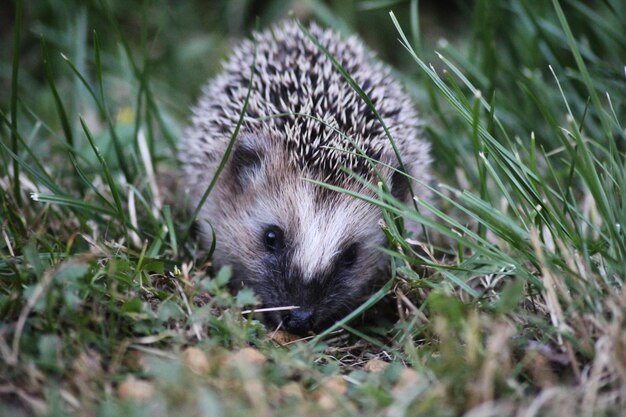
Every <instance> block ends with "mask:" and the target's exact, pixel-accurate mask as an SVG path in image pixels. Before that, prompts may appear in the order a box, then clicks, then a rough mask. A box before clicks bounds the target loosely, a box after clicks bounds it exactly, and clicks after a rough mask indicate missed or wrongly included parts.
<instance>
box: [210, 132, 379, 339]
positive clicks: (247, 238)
mask: <svg viewBox="0 0 626 417" xmlns="http://www.w3.org/2000/svg"><path fill="white" fill-rule="evenodd" d="M267 142H268V141H258V140H253V139H250V138H249V137H245V136H244V137H243V138H241V139H240V142H239V144H238V145H237V147H236V148H235V151H234V153H233V155H232V158H231V160H230V161H229V166H228V167H227V170H226V171H224V173H223V177H222V178H221V179H220V181H219V182H218V185H217V189H216V193H215V194H214V195H213V196H212V200H211V201H210V205H211V206H212V209H211V212H212V213H210V215H211V216H212V217H213V224H214V225H215V226H216V232H217V236H218V239H217V247H216V252H215V256H214V260H215V263H216V265H217V266H220V265H224V264H230V265H232V266H233V270H234V274H235V279H236V282H238V283H240V284H243V285H246V286H249V287H251V288H253V289H254V290H255V292H256V294H257V295H258V296H259V297H260V299H261V301H262V303H263V307H266V308H271V307H289V306H297V307H298V309H295V310H284V311H274V312H271V313H269V314H266V315H265V317H266V318H267V320H268V321H269V322H270V324H273V325H278V324H279V323H281V322H282V326H283V328H286V329H287V330H288V331H290V332H292V333H297V334H306V333H308V332H309V331H310V330H313V331H319V330H320V329H323V328H324V327H327V326H328V325H330V324H332V322H333V321H335V320H337V319H339V318H341V317H343V316H344V315H345V314H347V313H348V312H349V311H350V310H351V309H353V308H354V307H355V306H356V305H358V303H359V302H361V301H363V300H362V297H363V296H364V295H367V294H366V289H367V288H368V287H369V286H370V284H371V283H372V282H373V281H374V280H375V279H376V278H377V277H378V276H379V274H380V272H381V267H383V266H384V264H385V262H386V260H385V258H384V256H383V255H382V253H381V251H380V250H379V248H380V247H381V246H382V245H384V236H383V233H382V231H381V229H380V220H381V218H382V216H381V213H380V210H379V209H378V208H376V207H375V206H373V205H371V204H368V203H365V202H363V201H362V200H359V199H356V198H353V197H350V196H348V195H346V194H343V193H339V192H334V191H330V190H328V189H325V188H323V187H320V186H318V185H315V184H312V183H310V182H307V181H305V180H304V179H303V177H306V176H307V173H303V171H302V170H301V169H298V168H296V167H294V166H291V165H290V164H289V163H287V162H286V161H288V160H289V159H288V157H287V155H286V154H284V150H282V149H281V148H279V147H277V146H272V145H269V144H268V143H267ZM349 187H350V188H351V189H352V190H354V191H356V192H360V193H365V194H369V193H370V192H369V191H367V190H366V189H364V188H362V187H361V186H359V185H357V183H356V182H352V185H351V186H349Z"/></svg>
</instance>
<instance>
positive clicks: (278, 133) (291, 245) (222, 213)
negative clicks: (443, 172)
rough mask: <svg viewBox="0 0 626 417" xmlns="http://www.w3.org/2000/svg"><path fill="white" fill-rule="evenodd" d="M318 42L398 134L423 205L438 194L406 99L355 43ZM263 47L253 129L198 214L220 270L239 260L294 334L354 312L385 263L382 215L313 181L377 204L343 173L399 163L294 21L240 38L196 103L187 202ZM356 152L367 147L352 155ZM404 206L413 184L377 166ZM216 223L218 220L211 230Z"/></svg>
mask: <svg viewBox="0 0 626 417" xmlns="http://www.w3.org/2000/svg"><path fill="white" fill-rule="evenodd" d="M310 31H311V33H312V35H313V36H314V37H315V38H317V39H318V40H319V42H320V44H321V45H323V46H324V47H325V48H327V49H328V51H329V52H330V54H331V55H333V56H334V57H336V59H337V61H338V62H339V63H340V64H341V65H342V66H343V67H344V68H345V69H346V70H347V72H348V73H349V74H350V75H351V76H352V78H353V79H354V80H355V81H356V83H358V84H359V86H361V88H362V89H363V90H364V91H365V93H366V94H367V95H368V96H369V97H370V99H371V100H372V102H373V103H374V106H375V108H376V109H377V111H378V112H379V114H380V116H381V117H382V119H383V120H384V122H385V124H386V125H387V126H388V128H389V132H390V133H391V135H392V137H393V138H394V139H395V142H396V145H397V147H398V151H399V153H400V155H401V158H402V162H403V164H404V166H405V168H406V170H407V171H408V173H409V175H411V176H412V177H414V178H416V179H417V180H418V181H412V182H411V186H412V190H413V192H414V193H415V194H416V195H419V196H420V197H421V198H428V197H429V192H428V191H427V189H426V188H425V187H424V186H423V183H424V182H427V181H428V180H429V175H428V169H429V162H430V161H429V155H428V146H427V145H426V144H425V143H424V142H422V141H421V140H420V139H419V137H418V133H419V132H418V126H417V125H418V118H417V114H416V112H415V110H414V108H413V105H412V103H411V101H410V99H409V97H408V96H407V95H406V94H405V93H404V92H403V91H402V90H401V89H400V87H399V85H398V84H397V83H396V82H395V81H394V80H393V79H392V78H391V77H390V75H389V73H388V71H387V70H386V69H385V68H384V67H383V66H382V65H381V64H380V63H378V62H376V61H373V58H372V56H371V54H370V53H369V52H367V51H366V50H365V49H364V48H363V46H362V44H361V43H360V42H359V41H358V40H357V39H356V38H354V37H352V38H349V39H348V40H345V41H344V40H342V39H341V38H340V37H339V35H337V34H336V33H335V32H332V31H329V30H322V29H320V28H319V27H317V26H312V27H311V29H310ZM255 47H256V62H255V72H254V76H253V79H252V88H251V91H250V98H249V103H248V107H247V111H246V114H245V117H244V122H243V124H242V127H241V131H240V133H239V137H238V138H237V141H236V143H235V146H234V148H233V152H232V155H231V158H230V160H229V161H228V164H227V165H226V167H225V170H224V171H223V172H222V174H221V176H220V178H219V180H218V182H217V184H216V187H215V189H214V190H213V192H212V193H211V194H210V196H209V198H208V199H207V201H206V203H205V204H204V206H203V207H202V210H201V211H200V215H199V219H198V220H199V229H200V233H201V235H202V237H203V240H204V241H205V244H207V245H208V244H210V243H211V236H212V230H211V226H210V225H212V226H213V228H214V230H215V233H216V236H217V241H216V248H215V254H214V264H215V265H216V266H217V267H219V266H221V265H225V264H229V265H232V266H233V272H234V278H235V279H236V280H237V281H238V282H242V283H243V284H245V285H248V286H250V287H252V288H253V289H254V290H255V292H256V293H257V295H258V296H259V297H260V298H261V300H262V302H263V304H264V307H282V306H298V307H300V308H299V309H297V310H292V311H291V312H289V311H287V312H275V313H271V314H269V315H266V317H267V318H268V319H269V320H270V321H271V322H274V324H278V323H279V322H281V321H282V322H283V325H284V326H285V327H286V328H287V329H288V330H290V331H292V332H296V333H306V332H307V331H308V330H311V329H313V330H318V329H320V328H322V327H323V326H325V325H328V324H329V323H330V322H331V321H332V320H334V319H337V318H338V317H340V316H341V315H342V314H345V313H346V312H348V311H349V310H350V308H352V307H354V306H355V303H357V302H358V301H359V297H361V296H362V295H364V291H365V289H366V288H367V287H368V284H370V283H371V282H372V281H373V280H374V279H375V278H376V277H377V276H379V274H380V272H381V270H382V269H383V268H384V261H385V258H384V256H383V255H382V254H381V252H380V251H379V250H378V247H380V246H383V245H384V236H383V233H382V231H381V229H380V224H379V222H380V219H381V218H382V216H381V212H380V210H379V209H378V208H376V207H375V206H373V205H371V204H368V203H366V202H364V201H362V200H360V199H356V198H354V197H351V196H349V195H347V194H343V193H339V192H335V191H330V190H328V189H326V188H323V187H321V186H318V185H315V184H313V183H311V182H308V181H306V180H304V178H308V179H313V180H318V181H324V182H328V183H331V184H334V185H338V186H341V187H343V188H347V189H349V190H351V191H354V192H357V193H361V194H364V195H368V196H372V197H373V196H375V193H374V192H373V191H371V190H370V189H368V188H367V187H366V186H364V185H363V184H361V183H359V181H357V180H355V179H354V178H351V177H350V175H348V174H346V173H345V172H344V171H342V167H344V166H345V167H347V168H349V169H350V170H352V171H354V172H356V173H358V174H361V175H363V177H365V178H367V179H368V180H370V181H374V184H375V181H378V180H376V179H375V176H374V175H373V170H372V168H371V163H370V162H368V161H367V158H363V157H362V156H359V153H360V152H361V151H363V152H365V153H366V154H367V156H368V157H369V158H372V159H374V160H377V161H381V162H383V163H384V164H389V165H391V166H393V167H398V166H399V163H398V160H397V157H396V154H395V152H394V150H393V148H392V146H391V143H390V142H389V139H388V138H387V135H386V134H385V131H384V129H383V127H382V125H381V123H380V121H379V120H378V119H377V117H376V115H375V114H374V113H373V112H372V111H370V109H369V108H368V106H367V104H365V102H364V101H363V100H362V99H361V97H359V95H358V94H357V93H356V92H355V91H354V90H353V88H352V87H351V86H350V85H349V83H348V81H347V80H346V79H345V78H344V77H343V76H342V74H341V73H340V71H339V70H338V69H336V68H335V67H334V65H333V63H332V62H331V60H330V59H329V58H328V57H327V56H326V55H325V54H324V53H323V52H322V51H321V50H320V49H319V48H318V47H317V46H316V45H315V44H314V43H313V42H312V41H311V40H310V39H309V38H308V37H307V36H306V35H305V34H304V33H303V32H302V31H301V30H300V28H299V27H298V26H297V25H296V24H295V23H293V22H287V23H284V24H282V25H280V26H277V27H275V28H274V29H272V30H269V31H266V32H262V33H260V34H256V35H255V42H254V43H253V42H252V41H244V42H243V43H242V44H241V45H240V46H239V47H238V48H237V49H236V50H235V51H234V54H233V56H232V57H231V58H230V60H229V61H228V62H227V63H226V65H225V70H224V72H222V73H221V74H220V75H218V76H217V77H216V78H215V79H214V80H212V81H211V82H210V83H209V84H208V86H207V88H206V89H205V91H204V94H203V97H202V98H201V100H200V102H199V104H198V105H197V106H196V107H195V109H194V116H193V119H192V126H191V127H190V128H189V129H188V130H187V132H186V138H185V141H184V143H183V146H182V149H181V161H182V162H183V165H184V170H185V184H186V186H187V187H188V191H189V195H190V196H191V204H192V205H193V206H194V207H195V205H196V204H197V203H198V202H199V199H200V197H201V196H202V194H203V193H204V191H205V190H206V188H207V186H208V185H209V183H210V181H211V179H212V178H213V176H214V174H215V172H216V170H217V167H218V165H219V164H220V161H221V159H222V157H223V155H224V153H225V151H226V148H227V145H228V142H229V140H230V137H231V135H232V133H233V131H234V129H235V127H236V125H237V123H238V120H239V117H240V114H241V111H242V109H243V107H244V102H245V98H246V95H247V94H248V86H249V81H250V73H251V68H252V66H253V60H254V54H255ZM354 145H356V146H358V148H360V151H359V150H356V149H355V147H354ZM377 170H378V171H379V172H380V174H381V175H382V176H383V178H384V179H385V181H387V183H388V184H390V187H392V192H393V194H394V195H395V196H397V197H398V198H400V199H402V200H404V201H406V202H409V201H410V199H411V197H412V196H410V195H409V193H408V189H409V187H407V185H408V182H407V181H405V180H404V178H405V177H403V176H402V175H397V174H396V175H394V174H393V172H394V171H393V170H391V169H389V168H387V167H386V166H385V165H383V164H377ZM209 223H210V225H209Z"/></svg>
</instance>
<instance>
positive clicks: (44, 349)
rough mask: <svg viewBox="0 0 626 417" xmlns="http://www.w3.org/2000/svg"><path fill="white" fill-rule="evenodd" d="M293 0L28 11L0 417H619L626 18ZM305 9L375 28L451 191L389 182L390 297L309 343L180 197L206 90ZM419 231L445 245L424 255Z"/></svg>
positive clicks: (10, 180)
mask: <svg viewBox="0 0 626 417" xmlns="http://www.w3.org/2000/svg"><path fill="white" fill-rule="evenodd" d="M70 3H71V4H70ZM181 3H182V2H181ZM285 3H286V2H279V1H274V2H266V3H262V4H254V5H253V4H252V3H244V6H243V7H235V6H233V2H226V1H224V2H217V3H216V4H217V5H218V7H209V6H200V5H194V6H191V5H188V4H177V5H171V4H168V5H165V4H162V3H161V2H157V1H154V2H150V1H145V2H143V3H140V4H138V5H137V9H136V10H132V11H128V10H126V7H125V6H124V4H123V3H122V2H117V1H110V2H107V1H94V2H86V3H82V2H77V3H76V4H74V3H72V2H57V1H54V0H49V1H45V2H37V3H36V4H35V3H33V4H30V3H27V4H26V5H25V6H24V9H23V10H22V7H23V6H22V1H19V0H18V1H16V2H15V3H14V5H13V7H12V10H13V12H14V13H15V15H14V20H13V24H12V25H11V26H12V32H7V31H6V29H4V32H3V35H2V36H3V37H2V39H1V41H0V48H1V49H0V52H1V53H2V54H3V57H10V58H9V59H4V58H3V60H2V63H0V85H1V86H2V87H3V91H7V92H9V91H10V95H9V94H6V95H2V96H0V109H1V110H2V114H1V117H0V120H1V123H0V124H1V126H2V127H0V135H1V138H2V141H1V142H0V225H1V231H0V233H1V236H0V317H1V318H2V320H1V322H0V415H11V416H12V415H16V416H21V415H45V416H57V415H58V416H65V415H100V416H122V415H123V416H143V415H150V416H155V415H180V416H201V415H207V416H208V415H210V416H217V415H228V416H238V415H251V414H252V415H259V416H264V415H277V416H292V415H310V416H316V415H320V416H322V415H328V414H329V413H330V414H332V415H345V416H353V415H376V416H408V415H411V416H413V415H424V416H451V415H467V416H490V415H498V416H501V415H511V416H513V415H529V416H530V415H548V416H560V415H585V416H613V415H621V414H622V413H623V410H624V409H626V389H625V387H626V362H625V359H624V352H625V351H626V339H625V337H624V334H626V315H625V311H626V292H625V291H626V290H624V280H625V279H626V262H625V261H624V259H625V258H626V236H625V232H624V225H625V224H626V196H625V194H624V190H625V189H626V169H625V168H626V167H625V164H626V160H625V153H626V152H625V149H626V131H625V130H624V125H623V123H624V115H625V114H626V83H625V77H626V74H625V68H624V62H626V38H624V37H623V36H622V34H623V33H626V14H625V13H624V11H623V10H622V8H621V7H620V6H621V5H620V2H619V1H617V0H606V1H603V2H600V1H598V2H595V3H588V2H582V1H577V0H563V1H557V0H553V1H552V2H531V1H530V0H514V1H510V2H491V1H488V0H476V1H474V2H473V3H472V4H471V5H469V4H465V3H463V5H460V6H458V8H457V12H456V13H454V14H453V15H451V16H447V18H448V19H449V20H450V21H452V22H457V23H458V26H459V27H454V28H446V29H444V28H441V27H437V25H434V24H433V23H432V22H436V21H437V19H438V17H437V16H438V14H437V10H436V9H432V8H429V6H428V5H427V4H418V1H416V0H413V1H399V2H395V1H394V2H389V1H363V2H341V4H340V2H331V3H330V4H326V3H321V2H317V1H309V2H303V3H301V4H299V5H298V7H294V6H293V5H292V6H289V5H285ZM288 7H294V8H295V9H296V11H297V13H298V15H299V16H300V17H306V16H309V17H313V18H315V19H317V20H319V21H321V22H323V23H324V24H326V25H329V26H333V27H336V28H338V29H339V30H343V31H346V32H351V31H355V30H357V31H358V29H359V28H361V29H363V30H362V32H363V34H364V36H365V38H366V39H367V40H368V42H369V43H371V44H372V45H374V46H378V47H379V48H380V50H381V54H382V57H383V58H384V59H386V60H388V61H389V62H392V63H393V64H394V66H395V68H396V69H395V70H394V72H395V74H396V75H397V77H398V78H400V79H401V80H402V81H403V83H404V84H405V85H406V86H407V88H408V89H409V91H411V92H412V93H413V94H414V96H415V100H416V102H417V104H418V106H419V108H420V109H421V113H422V115H423V117H424V131H425V132H424V133H425V136H426V137H427V138H428V139H429V140H430V141H431V142H432V144H433V154H434V158H435V160H436V163H435V165H434V167H435V169H436V175H437V182H438V184H436V185H434V186H433V190H434V192H435V193H436V194H437V196H438V202H437V204H436V205H434V206H433V205H430V204H429V203H427V202H424V201H421V200H418V201H416V206H417V207H413V206H411V207H405V206H403V205H401V204H399V203H398V202H396V201H394V200H393V199H392V198H391V197H390V196H389V194H388V192H387V191H386V190H385V189H384V187H383V188H381V189H380V191H379V199H377V200H372V201H371V203H372V204H377V205H379V206H380V207H381V208H382V210H383V213H384V216H385V220H386V226H385V228H384V231H385V233H386V236H387V238H388V240H389V246H388V248H387V249H385V250H386V251H387V252H388V253H390V254H391V255H392V259H393V262H392V266H391V271H392V276H391V280H389V281H388V282H387V283H386V284H385V285H384V286H382V287H381V288H380V289H379V290H378V291H377V292H376V293H375V294H373V295H372V297H371V298H370V299H369V300H368V301H367V302H366V303H365V304H363V305H362V306H361V307H360V308H359V309H357V311H355V313H354V314H352V315H350V316H349V317H347V318H346V319H345V320H342V321H341V322H339V323H337V325H335V326H333V328H332V329H329V331H327V332H324V333H323V334H321V335H317V336H316V337H314V338H308V339H305V340H299V341H296V340H292V339H290V338H288V337H287V335H285V334H282V333H275V332H273V330H272V329H266V328H265V327H264V326H263V325H262V324H261V323H260V322H259V321H258V320H257V319H256V318H255V316H254V315H253V314H250V313H249V310H253V309H254V305H255V298H254V295H253V294H252V293H251V292H250V291H248V290H242V291H240V292H239V293H238V294H232V293H231V292H229V291H228V289H227V284H228V280H229V278H230V270H229V269H228V268H225V269H223V270H220V271H212V270H211V268H210V260H209V259H208V258H207V257H206V253H204V252H203V251H200V250H199V248H198V246H197V242H196V241H195V240H194V238H193V236H191V237H188V236H187V229H188V226H189V224H190V220H189V216H188V215H186V214H185V213H184V208H183V207H182V206H183V204H181V202H180V201H179V200H180V198H179V196H177V195H175V193H173V192H172V190H174V189H175V188H176V186H175V176H176V172H177V163H176V161H175V146H176V138H177V137H179V136H180V134H181V131H182V129H183V127H184V126H185V123H186V121H185V117H186V116H187V113H188V110H187V109H188V108H189V105H190V104H191V103H192V102H193V100H194V96H195V95H197V92H198V91H199V88H200V84H201V83H202V82H203V81H204V79H205V77H208V76H209V75H211V74H214V73H215V72H216V71H217V70H218V69H219V66H218V65H217V62H218V60H219V58H221V57H224V56H225V55H227V54H228V51H229V49H230V47H229V46H228V45H229V43H228V42H229V40H230V39H231V37H233V36H244V35H245V34H246V33H247V31H248V30H249V29H250V28H251V27H254V26H255V20H256V19H255V16H260V24H261V25H266V24H268V23H270V22H271V21H274V20H275V19H276V18H277V17H279V16H280V15H281V13H283V12H284V10H285V9H287V8H288ZM390 9H391V10H393V12H392V13H391V14H388V11H389V10H390ZM417 12H419V13H421V15H419V16H418V14H416V13H417ZM207 27H211V28H214V29H212V30H209V31H207V29H206V28H207ZM372 27H376V28H377V30H375V31H373V30H365V29H367V28H372ZM378 28H380V30H378ZM420 30H421V31H422V32H419V31H420ZM441 31H446V33H448V36H449V38H448V39H446V40H443V39H442V40H439V41H437V39H436V38H434V39H433V35H432V34H433V33H441ZM11 51H19V53H12V52H11ZM9 62H10V63H11V64H10V65H9V64H8V63H9ZM185 68H191V69H192V70H191V71H187V72H185V73H183V74H182V76H181V69H185ZM344 76H345V77H346V82H350V77H349V74H348V73H347V72H345V71H344ZM4 87H6V88H4ZM356 87H358V86H356ZM359 93H360V94H361V93H362V91H360V92H359ZM361 95H362V96H363V99H364V100H366V101H367V97H366V96H364V93H362V94H361ZM235 136H236V133H235V134H234V135H233V138H234V137H235ZM355 198H362V197H361V196H358V195H357V196H355ZM427 213H430V215H427ZM399 215H403V216H405V217H406V218H409V219H412V220H415V221H418V222H420V223H422V224H423V225H424V227H425V229H426V231H427V232H428V235H429V236H430V237H431V242H430V243H428V242H417V243H418V245H409V244H408V243H407V241H406V240H405V239H404V238H403V236H402V233H401V230H402V224H401V222H400V221H398V217H399Z"/></svg>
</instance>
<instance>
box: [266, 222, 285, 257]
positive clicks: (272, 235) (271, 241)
mask: <svg viewBox="0 0 626 417" xmlns="http://www.w3.org/2000/svg"><path fill="white" fill-rule="evenodd" d="M263 244H264V245H265V249H267V250H268V251H269V252H272V253H276V252H277V251H278V250H280V249H281V248H282V247H283V231H282V229H281V228H280V227H278V226H270V227H268V228H267V229H265V231H264V232H263Z"/></svg>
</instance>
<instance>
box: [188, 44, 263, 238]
mask: <svg viewBox="0 0 626 417" xmlns="http://www.w3.org/2000/svg"><path fill="white" fill-rule="evenodd" d="M255 67H256V43H255V46H254V57H253V59H252V66H251V68H250V79H249V80H248V87H247V88H248V92H247V94H246V98H245V100H244V102H243V108H242V109H241V113H240V114H239V120H238V121H237V125H236V126H235V130H234V131H233V134H232V135H231V137H230V140H229V141H228V145H227V146H226V150H225V151H224V155H223V156H222V160H221V161H220V164H219V165H218V167H217V169H216V170H215V174H214V175H213V178H212V179H211V182H210V183H209V185H208V187H207V189H206V190H205V191H204V193H203V194H202V197H200V200H199V201H198V204H197V205H196V208H195V209H194V211H193V213H192V215H191V218H190V219H189V220H188V221H187V223H186V224H185V227H184V228H183V233H182V235H181V239H182V241H185V240H186V239H187V236H189V232H190V231H191V227H192V226H193V223H194V222H195V221H196V217H198V214H199V213H200V210H201V209H202V206H204V203H205V201H206V199H207V198H208V197H209V194H210V193H211V191H212V190H213V187H215V184H216V183H217V180H218V178H219V176H220V174H221V173H222V171H223V170H224V167H225V166H226V162H227V161H228V158H229V157H230V154H231V152H232V150H233V146H234V145H235V141H236V140H237V136H239V130H240V129H241V125H242V124H243V121H244V118H245V116H246V112H247V110H248V103H249V101H250V94H251V93H252V81H253V79H254V72H255V71H254V70H255ZM204 220H205V221H206V220H208V219H204Z"/></svg>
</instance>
